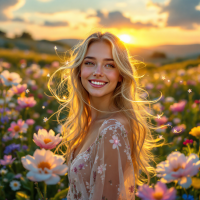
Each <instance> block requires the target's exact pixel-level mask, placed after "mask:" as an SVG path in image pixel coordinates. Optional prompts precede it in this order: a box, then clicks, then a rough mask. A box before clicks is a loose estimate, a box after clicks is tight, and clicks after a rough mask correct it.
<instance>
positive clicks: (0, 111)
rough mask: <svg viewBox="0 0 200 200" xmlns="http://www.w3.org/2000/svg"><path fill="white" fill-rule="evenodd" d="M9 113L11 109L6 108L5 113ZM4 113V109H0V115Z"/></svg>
mask: <svg viewBox="0 0 200 200" xmlns="http://www.w3.org/2000/svg"><path fill="white" fill-rule="evenodd" d="M7 111H9V108H5V112H7ZM3 112H4V108H0V113H3Z"/></svg>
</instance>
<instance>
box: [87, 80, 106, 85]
mask: <svg viewBox="0 0 200 200" xmlns="http://www.w3.org/2000/svg"><path fill="white" fill-rule="evenodd" d="M91 83H93V84H95V85H105V84H106V83H100V82H95V81H91Z"/></svg>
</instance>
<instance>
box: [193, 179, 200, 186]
mask: <svg viewBox="0 0 200 200" xmlns="http://www.w3.org/2000/svg"><path fill="white" fill-rule="evenodd" d="M192 186H193V187H194V188H195V189H200V179H199V178H196V177H193V178H192Z"/></svg>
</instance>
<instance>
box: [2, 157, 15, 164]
mask: <svg viewBox="0 0 200 200" xmlns="http://www.w3.org/2000/svg"><path fill="white" fill-rule="evenodd" d="M15 159H16V158H13V159H12V156H11V155H8V156H7V155H4V157H3V160H0V164H1V165H10V164H12V163H13V161H14V160H15Z"/></svg>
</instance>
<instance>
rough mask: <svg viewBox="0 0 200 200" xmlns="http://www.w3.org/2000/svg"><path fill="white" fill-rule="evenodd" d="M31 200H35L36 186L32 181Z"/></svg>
mask: <svg viewBox="0 0 200 200" xmlns="http://www.w3.org/2000/svg"><path fill="white" fill-rule="evenodd" d="M31 200H34V186H33V182H32V181H31Z"/></svg>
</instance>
